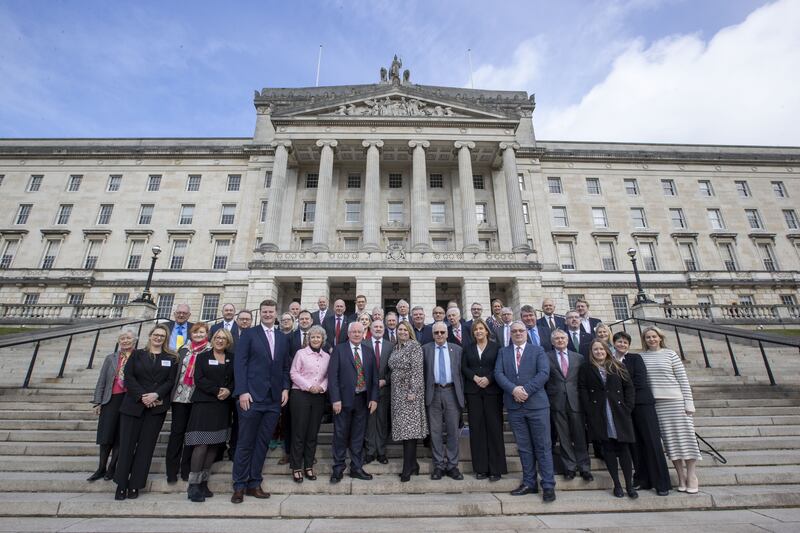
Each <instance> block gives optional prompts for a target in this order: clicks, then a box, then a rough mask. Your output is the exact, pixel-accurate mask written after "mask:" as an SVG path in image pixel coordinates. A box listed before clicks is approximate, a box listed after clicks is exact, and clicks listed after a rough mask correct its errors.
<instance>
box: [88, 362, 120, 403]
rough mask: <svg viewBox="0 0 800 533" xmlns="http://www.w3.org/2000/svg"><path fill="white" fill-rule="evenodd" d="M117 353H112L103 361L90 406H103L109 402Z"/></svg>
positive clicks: (115, 372) (115, 373) (115, 375)
mask: <svg viewBox="0 0 800 533" xmlns="http://www.w3.org/2000/svg"><path fill="white" fill-rule="evenodd" d="M118 364H119V352H113V353H110V354H108V355H107V356H106V358H105V359H104V360H103V366H102V367H101V368H100V375H98V376H97V385H95V387H94V397H93V398H92V405H105V404H107V403H108V402H110V401H111V392H112V391H113V389H114V378H115V377H117V365H118Z"/></svg>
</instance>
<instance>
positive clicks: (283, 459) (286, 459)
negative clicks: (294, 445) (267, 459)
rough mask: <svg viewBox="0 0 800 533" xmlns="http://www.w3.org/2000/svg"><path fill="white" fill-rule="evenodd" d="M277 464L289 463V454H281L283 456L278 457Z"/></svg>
mask: <svg viewBox="0 0 800 533" xmlns="http://www.w3.org/2000/svg"><path fill="white" fill-rule="evenodd" d="M278 464H279V465H286V464H289V456H288V455H287V454H283V457H281V458H280V459H278Z"/></svg>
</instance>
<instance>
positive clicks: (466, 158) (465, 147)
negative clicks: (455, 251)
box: [455, 141, 480, 252]
mask: <svg viewBox="0 0 800 533" xmlns="http://www.w3.org/2000/svg"><path fill="white" fill-rule="evenodd" d="M455 147H456V150H458V188H459V191H460V192H461V221H462V224H463V225H464V228H463V232H464V233H463V235H464V251H465V252H477V251H478V250H480V247H479V246H478V219H477V218H476V216H475V189H474V188H473V183H472V155H471V154H470V152H469V151H470V150H472V149H474V148H475V143H474V142H472V141H456V142H455Z"/></svg>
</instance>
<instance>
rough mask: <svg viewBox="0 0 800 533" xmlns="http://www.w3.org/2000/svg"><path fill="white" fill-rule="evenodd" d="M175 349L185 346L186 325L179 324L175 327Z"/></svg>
mask: <svg viewBox="0 0 800 533" xmlns="http://www.w3.org/2000/svg"><path fill="white" fill-rule="evenodd" d="M175 333H176V335H175V349H176V350H177V349H178V348H180V347H181V346H183V343H184V340H185V339H186V333H185V332H184V326H182V325H180V324H179V325H178V326H177V327H176V328H175Z"/></svg>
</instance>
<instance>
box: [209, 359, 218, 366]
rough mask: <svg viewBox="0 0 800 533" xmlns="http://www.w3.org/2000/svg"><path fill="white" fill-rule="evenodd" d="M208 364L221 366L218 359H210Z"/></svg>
mask: <svg viewBox="0 0 800 533" xmlns="http://www.w3.org/2000/svg"><path fill="white" fill-rule="evenodd" d="M208 364H209V365H211V366H219V361H217V360H216V359H210V360H209V361H208Z"/></svg>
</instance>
